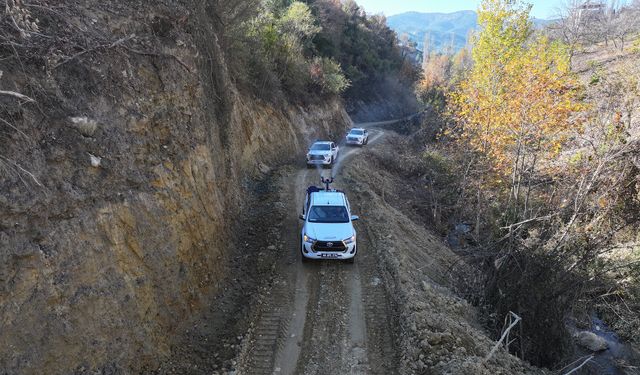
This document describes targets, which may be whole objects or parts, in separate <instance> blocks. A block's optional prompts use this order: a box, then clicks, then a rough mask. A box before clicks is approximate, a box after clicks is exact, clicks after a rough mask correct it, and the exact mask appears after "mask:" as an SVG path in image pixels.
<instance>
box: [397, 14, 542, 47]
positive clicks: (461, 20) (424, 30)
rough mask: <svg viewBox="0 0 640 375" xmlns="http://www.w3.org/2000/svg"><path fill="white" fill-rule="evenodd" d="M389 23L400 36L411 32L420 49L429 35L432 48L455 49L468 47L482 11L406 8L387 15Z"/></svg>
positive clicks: (538, 23)
mask: <svg viewBox="0 0 640 375" xmlns="http://www.w3.org/2000/svg"><path fill="white" fill-rule="evenodd" d="M533 22H534V24H535V25H536V26H538V27H541V26H544V25H546V24H548V23H549V22H551V21H548V20H541V19H538V18H534V19H533ZM387 24H388V25H389V27H390V28H391V29H393V30H394V31H395V32H396V33H397V34H398V36H402V35H403V34H407V35H408V36H409V40H411V41H414V42H416V43H417V44H418V49H419V50H420V51H424V41H425V37H426V36H428V37H429V49H430V50H432V51H438V52H445V51H447V50H452V51H453V52H455V51H458V50H460V49H462V48H464V46H465V45H466V44H467V39H468V38H469V35H470V34H471V31H473V30H475V29H476V27H477V26H478V14H477V13H476V12H475V11H473V10H461V11H458V12H453V13H420V12H406V13H401V14H397V15H394V16H390V17H387Z"/></svg>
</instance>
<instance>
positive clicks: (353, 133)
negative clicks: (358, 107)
mask: <svg viewBox="0 0 640 375" xmlns="http://www.w3.org/2000/svg"><path fill="white" fill-rule="evenodd" d="M349 134H351V135H363V134H364V131H363V130H352V131H351V132H350V133H349Z"/></svg>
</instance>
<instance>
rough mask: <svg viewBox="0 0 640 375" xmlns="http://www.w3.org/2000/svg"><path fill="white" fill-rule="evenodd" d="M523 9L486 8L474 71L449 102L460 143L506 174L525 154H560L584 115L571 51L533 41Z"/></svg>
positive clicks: (488, 1)
mask: <svg viewBox="0 0 640 375" xmlns="http://www.w3.org/2000/svg"><path fill="white" fill-rule="evenodd" d="M517 3H518V2H517V1H516V2H514V1H509V0H485V1H483V3H482V6H481V8H480V11H479V22H480V24H481V25H482V27H483V29H482V31H481V32H480V34H479V35H478V37H477V38H476V41H475V45H474V48H473V58H474V66H473V70H472V72H471V73H470V74H469V76H468V77H467V79H465V80H464V81H462V82H461V83H460V84H459V85H458V89H457V91H456V92H454V93H452V94H451V95H449V103H450V112H451V113H452V114H453V116H454V117H455V118H456V119H457V120H458V121H460V122H461V123H464V130H463V132H462V134H461V135H460V137H459V138H460V141H461V142H464V144H466V145H468V146H470V147H472V148H473V149H474V150H476V151H478V152H481V153H483V154H485V155H486V156H487V157H488V158H490V160H491V162H492V164H493V166H494V167H495V169H496V170H497V171H499V173H501V174H503V175H508V174H509V173H510V172H511V168H512V165H513V160H514V159H515V158H519V157H520V156H521V155H523V154H524V153H529V154H530V153H535V154H538V153H540V154H543V155H544V154H546V155H547V157H552V156H554V155H557V154H558V153H560V152H561V150H562V144H563V142H564V141H565V139H566V138H567V133H568V132H569V131H570V130H571V131H573V130H576V128H579V127H580V126H581V124H580V123H579V122H574V121H571V116H572V115H573V114H574V113H575V111H577V110H579V109H581V106H580V104H579V100H578V99H579V93H580V92H579V90H578V89H576V88H577V87H580V85H579V83H578V80H577V79H576V77H574V75H573V74H572V73H571V72H570V66H569V58H568V50H567V48H566V47H565V46H563V45H562V44H560V43H557V42H551V41H550V40H549V39H548V38H546V37H544V36H533V37H531V36H530V34H531V25H530V24H529V21H528V19H529V17H528V8H527V7H526V6H520V7H518V4H517ZM497 52H498V53H497Z"/></svg>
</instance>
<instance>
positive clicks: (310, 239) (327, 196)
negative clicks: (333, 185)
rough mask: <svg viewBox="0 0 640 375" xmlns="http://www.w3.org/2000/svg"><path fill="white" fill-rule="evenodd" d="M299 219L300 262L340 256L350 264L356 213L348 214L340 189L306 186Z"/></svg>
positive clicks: (354, 250) (353, 247)
mask: <svg viewBox="0 0 640 375" xmlns="http://www.w3.org/2000/svg"><path fill="white" fill-rule="evenodd" d="M331 181H333V180H331ZM323 182H324V181H323ZM327 187H328V183H327ZM300 219H301V220H303V221H304V224H303V226H302V232H301V233H300V252H301V254H302V260H303V261H307V260H309V259H342V260H346V261H348V262H350V263H352V262H353V261H354V257H355V256H356V253H357V246H356V230H355V228H354V227H353V222H354V221H355V220H358V216H355V215H351V208H350V206H349V201H348V200H347V196H346V195H345V194H344V193H343V192H341V191H339V190H333V189H325V190H321V189H319V188H317V187H315V186H311V187H309V188H308V189H307V196H306V198H305V202H304V208H303V212H302V215H300Z"/></svg>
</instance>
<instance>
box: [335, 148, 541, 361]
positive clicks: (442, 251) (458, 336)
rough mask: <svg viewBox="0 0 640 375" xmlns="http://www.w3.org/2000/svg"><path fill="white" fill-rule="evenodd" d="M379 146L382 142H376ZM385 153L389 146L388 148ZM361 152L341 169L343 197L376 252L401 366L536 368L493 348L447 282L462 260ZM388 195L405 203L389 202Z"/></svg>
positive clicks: (388, 174)
mask: <svg viewBox="0 0 640 375" xmlns="http://www.w3.org/2000/svg"><path fill="white" fill-rule="evenodd" d="M382 147H389V146H388V145H387V146H382ZM391 155H392V153H391ZM380 166H381V165H380V163H379V162H378V161H374V160H372V158H371V154H368V153H366V152H365V153H364V154H363V155H362V157H360V158H358V159H357V160H354V161H353V163H352V164H350V165H349V166H347V167H346V168H345V170H344V172H345V177H344V178H346V179H347V180H346V182H348V184H349V185H350V189H351V191H352V194H351V197H352V198H351V199H352V202H353V203H354V206H355V207H356V208H355V209H354V210H357V212H359V213H360V214H361V217H363V220H362V222H361V225H363V226H364V227H365V230H366V232H367V235H368V236H370V239H371V240H370V248H368V249H365V250H364V251H371V252H375V253H376V255H377V256H378V257H379V259H380V264H379V266H378V267H379V268H382V269H383V272H382V273H383V275H384V279H383V282H384V283H385V285H386V287H387V288H388V290H389V295H391V296H393V297H394V300H395V305H396V306H397V309H398V311H397V313H398V314H399V318H398V320H399V326H400V332H398V333H397V337H396V340H397V344H398V345H399V346H400V348H401V353H402V359H401V369H400V372H401V373H403V374H544V373H545V372H544V371H543V370H539V369H535V368H532V367H531V366H529V365H528V364H526V363H524V362H523V361H521V360H520V359H518V358H516V357H513V356H511V355H509V354H507V353H506V352H504V351H503V350H500V351H498V352H497V353H496V355H494V357H493V358H491V359H490V360H488V361H484V358H485V357H486V356H487V354H488V353H489V351H490V350H491V348H492V347H493V345H494V344H495V342H494V341H492V340H491V339H490V338H489V337H488V336H487V334H486V332H484V331H483V329H482V328H481V327H480V325H479V324H478V323H477V321H476V311H475V309H474V308H473V306H471V305H470V304H469V303H468V302H466V301H465V300H464V299H462V298H459V297H457V296H456V295H455V294H454V293H452V292H451V290H452V289H453V287H454V279H455V278H457V277H458V276H455V274H456V273H459V272H464V264H463V263H462V260H461V259H459V258H458V257H457V256H456V255H455V254H454V253H453V252H452V251H451V250H450V249H449V248H448V247H447V246H446V245H445V244H444V242H443V240H441V239H440V238H438V237H436V236H435V235H434V234H432V233H431V232H430V231H429V230H427V229H425V227H424V226H423V225H421V224H418V223H416V221H414V220H412V219H411V218H410V217H411V216H412V215H414V214H410V213H408V212H403V211H401V210H399V209H398V207H403V206H404V207H410V202H408V200H410V199H411V198H410V197H408V196H400V195H399V194H398V193H397V192H398V189H396V185H397V184H398V183H402V180H401V179H399V178H398V176H395V175H394V174H393V172H392V171H387V170H384V169H380ZM389 201H395V202H402V201H405V203H406V204H402V205H396V206H394V205H392V204H390V203H389Z"/></svg>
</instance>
